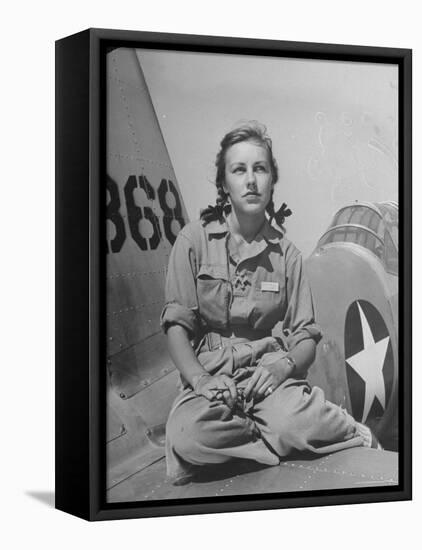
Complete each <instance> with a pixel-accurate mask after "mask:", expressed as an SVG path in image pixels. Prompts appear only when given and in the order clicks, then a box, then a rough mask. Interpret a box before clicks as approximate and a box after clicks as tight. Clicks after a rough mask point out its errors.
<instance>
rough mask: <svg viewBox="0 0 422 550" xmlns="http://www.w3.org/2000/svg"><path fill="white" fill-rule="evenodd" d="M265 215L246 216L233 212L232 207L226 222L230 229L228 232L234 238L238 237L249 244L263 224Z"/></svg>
mask: <svg viewBox="0 0 422 550" xmlns="http://www.w3.org/2000/svg"><path fill="white" fill-rule="evenodd" d="M265 220H266V218H265V213H264V212H262V215H259V216H256V215H254V216H248V215H245V214H241V213H238V212H236V211H235V209H234V208H233V207H232V211H231V212H230V214H229V215H228V217H227V222H228V225H229V227H230V231H231V233H232V234H233V235H234V236H240V237H242V239H244V240H245V241H247V242H251V241H252V240H253V239H254V238H255V237H256V235H257V234H258V233H259V231H260V229H261V228H262V226H263V225H264V223H265Z"/></svg>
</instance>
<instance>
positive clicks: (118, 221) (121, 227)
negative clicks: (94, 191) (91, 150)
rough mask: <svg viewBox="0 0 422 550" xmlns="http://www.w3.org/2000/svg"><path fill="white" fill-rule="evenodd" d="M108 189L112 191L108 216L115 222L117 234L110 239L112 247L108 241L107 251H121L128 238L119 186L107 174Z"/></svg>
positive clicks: (107, 211) (107, 209) (108, 204)
mask: <svg viewBox="0 0 422 550" xmlns="http://www.w3.org/2000/svg"><path fill="white" fill-rule="evenodd" d="M107 190H108V192H109V193H110V201H109V202H108V203H107V207H106V218H107V219H108V220H110V221H111V222H113V224H114V227H115V228H116V235H115V236H114V238H113V239H112V240H111V241H110V247H109V243H108V242H107V253H108V252H110V248H111V251H112V252H120V250H121V249H122V246H123V243H124V242H125V239H126V229H125V223H124V221H123V218H122V215H121V214H120V197H119V187H118V185H117V183H116V182H115V181H114V180H113V179H112V178H111V177H110V176H107Z"/></svg>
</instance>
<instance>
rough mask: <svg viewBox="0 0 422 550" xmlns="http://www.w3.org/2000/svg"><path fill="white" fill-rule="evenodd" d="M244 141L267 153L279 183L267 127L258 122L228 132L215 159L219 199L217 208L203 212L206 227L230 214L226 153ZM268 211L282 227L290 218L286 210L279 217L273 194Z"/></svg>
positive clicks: (248, 123)
mask: <svg viewBox="0 0 422 550" xmlns="http://www.w3.org/2000/svg"><path fill="white" fill-rule="evenodd" d="M242 141H252V142H254V143H256V144H257V145H260V146H261V147H263V148H264V149H265V150H266V151H267V154H268V162H269V164H270V171H271V180H272V183H273V184H275V183H276V182H277V181H278V166H277V162H276V160H275V158H274V156H273V148H272V141H271V138H270V137H269V136H268V134H267V129H266V127H265V126H264V125H263V124H261V123H259V122H257V121H250V122H247V123H245V124H242V125H241V126H238V127H237V128H234V130H231V131H230V132H228V133H227V134H226V135H225V136H224V137H223V139H222V140H221V143H220V150H219V151H218V153H217V157H216V159H215V166H216V168H217V174H216V177H215V186H216V188H217V199H216V204H215V206H208V207H207V208H205V210H202V211H201V219H202V220H203V222H204V225H206V224H207V223H209V222H210V221H212V220H218V219H223V214H227V213H228V212H230V209H231V206H230V204H228V195H227V193H226V192H225V191H224V182H225V170H226V153H227V151H228V149H229V148H230V147H231V146H232V145H235V144H236V143H240V142H242ZM283 207H285V205H283ZM283 207H282V209H283ZM266 210H267V213H268V215H269V218H270V223H271V221H272V219H273V218H276V222H277V224H278V225H279V226H280V227H282V224H283V222H284V217H285V216H288V215H289V213H288V212H290V211H288V210H286V209H285V208H284V209H283V214H284V215H283V216H281V215H279V212H275V210H274V202H273V195H272V194H271V198H270V201H269V203H268V205H267V208H266ZM280 210H281V209H280ZM290 213H291V212H290Z"/></svg>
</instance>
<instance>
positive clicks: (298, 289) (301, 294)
mask: <svg viewBox="0 0 422 550" xmlns="http://www.w3.org/2000/svg"><path fill="white" fill-rule="evenodd" d="M286 294H287V311H286V315H285V317H284V321H283V332H284V334H285V336H286V343H287V347H288V349H289V351H291V350H292V349H293V348H294V347H296V346H297V345H298V344H299V342H301V341H302V340H308V339H312V340H314V341H315V343H318V342H319V340H320V339H321V337H322V333H321V329H320V328H319V326H318V325H317V324H316V323H315V315H314V306H313V301H312V294H311V289H310V287H309V284H308V281H307V280H306V277H305V274H304V273H303V266H302V256H301V254H300V253H299V252H298V251H297V250H296V251H295V253H294V254H292V255H291V257H290V259H289V260H288V261H287V289H286Z"/></svg>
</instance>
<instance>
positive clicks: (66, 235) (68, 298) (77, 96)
mask: <svg viewBox="0 0 422 550" xmlns="http://www.w3.org/2000/svg"><path fill="white" fill-rule="evenodd" d="M119 46H120V47H121V46H127V47H138V48H155V49H166V50H179V51H195V52H208V53H233V54H242V55H255V56H257V55H258V56H269V55H271V56H288V57H291V58H302V59H321V60H341V61H361V62H375V63H392V64H397V66H398V70H399V204H400V217H399V220H400V221H399V242H400V257H399V258H400V272H399V273H400V277H399V293H400V294H399V296H400V301H399V319H400V327H399V340H400V362H399V364H400V367H399V368H400V380H401V383H400V386H399V430H400V434H401V435H400V448H399V451H400V452H399V484H398V485H397V486H395V487H394V488H392V487H388V486H385V487H376V488H374V487H373V488H367V489H359V490H349V489H347V490H341V491H339V490H336V491H318V492H317V493H315V492H301V493H289V494H270V495H269V494H265V495H252V496H247V497H245V496H242V497H240V496H236V497H226V498H224V499H222V498H203V499H184V500H180V501H171V502H170V501H164V500H162V501H153V502H131V503H129V502H128V503H120V504H117V503H116V504H110V503H107V502H106V499H105V481H104V480H105V467H106V466H105V452H104V441H105V438H104V434H105V413H104V410H105V403H104V401H105V380H104V377H105V375H104V372H103V370H104V369H103V368H102V366H103V364H104V362H105V350H104V346H103V342H104V335H105V321H104V319H105V315H104V312H105V305H104V301H105V281H104V272H105V254H104V250H103V245H102V242H103V241H102V239H103V237H104V231H105V230H104V227H103V226H104V223H103V220H104V210H105V204H104V201H103V195H102V194H101V181H103V180H104V178H105V163H104V157H105V150H106V143H105V120H104V119H105V117H104V116H102V114H103V113H104V101H105V91H104V78H105V52H106V51H107V49H108V48H112V47H119ZM411 178H412V52H411V50H408V49H396V48H384V47H383V48H381V47H366V46H350V45H334V44H313V43H303V42H285V41H278V40H251V39H243V38H227V37H213V36H193V35H182V34H164V33H151V32H137V31H120V30H106V29H88V30H85V31H83V32H80V33H78V34H75V35H73V36H69V37H67V38H63V39H61V40H58V41H57V42H56V508H58V509H59V510H63V511H65V512H68V513H70V514H74V515H76V516H79V517H81V518H84V519H87V520H108V519H122V518H140V517H151V516H172V515H185V514H202V513H216V512H229V511H242V510H263V509H275V508H286V507H305V506H321V505H334V504H351V503H363V502H384V501H397V500H409V499H411V498H412V490H411V485H412V462H411V454H412V441H411V431H412V422H411V421H412V417H411V408H412V402H411V379H412V374H411V361H412V357H411V299H412V286H411V283H412V280H411V267H412V266H411V261H412V258H411V249H412V235H411V227H412V220H411V195H412V191H411Z"/></svg>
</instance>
